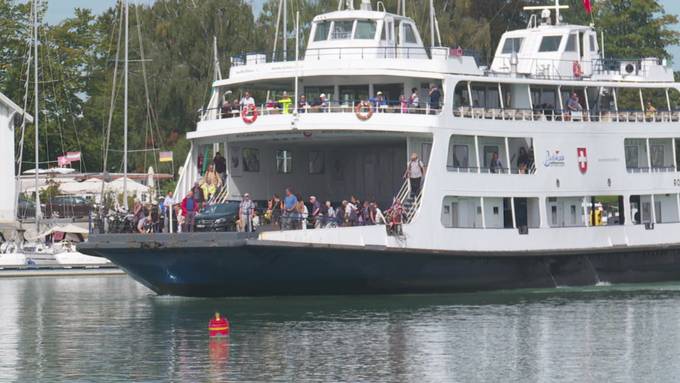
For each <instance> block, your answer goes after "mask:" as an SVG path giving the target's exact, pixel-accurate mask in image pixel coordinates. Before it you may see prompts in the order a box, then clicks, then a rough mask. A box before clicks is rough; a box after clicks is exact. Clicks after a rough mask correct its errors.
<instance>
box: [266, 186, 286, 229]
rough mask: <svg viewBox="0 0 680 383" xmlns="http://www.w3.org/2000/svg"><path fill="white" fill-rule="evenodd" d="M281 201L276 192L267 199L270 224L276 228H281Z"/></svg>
mask: <svg viewBox="0 0 680 383" xmlns="http://www.w3.org/2000/svg"><path fill="white" fill-rule="evenodd" d="M282 205H283V202H281V197H279V195H278V194H276V193H275V194H274V196H273V197H272V199H270V200H269V216H270V220H271V224H272V225H274V226H275V227H276V228H279V229H280V228H281V213H282V212H283V206H282Z"/></svg>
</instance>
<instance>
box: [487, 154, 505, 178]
mask: <svg viewBox="0 0 680 383" xmlns="http://www.w3.org/2000/svg"><path fill="white" fill-rule="evenodd" d="M489 172H490V173H493V174H496V173H502V172H503V163H502V162H501V160H500V158H498V152H493V154H492V155H491V161H490V162H489Z"/></svg>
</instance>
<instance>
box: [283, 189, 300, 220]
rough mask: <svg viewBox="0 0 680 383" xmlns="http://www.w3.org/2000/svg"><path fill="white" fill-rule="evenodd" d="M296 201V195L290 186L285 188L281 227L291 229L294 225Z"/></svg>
mask: <svg viewBox="0 0 680 383" xmlns="http://www.w3.org/2000/svg"><path fill="white" fill-rule="evenodd" d="M297 202H298V201H297V197H295V194H293V190H292V189H291V188H287V189H286V196H285V197H284V199H283V217H282V218H283V219H282V221H283V222H282V226H283V227H282V228H283V229H292V228H294V227H295V225H294V219H295V216H296V214H295V208H296V207H297Z"/></svg>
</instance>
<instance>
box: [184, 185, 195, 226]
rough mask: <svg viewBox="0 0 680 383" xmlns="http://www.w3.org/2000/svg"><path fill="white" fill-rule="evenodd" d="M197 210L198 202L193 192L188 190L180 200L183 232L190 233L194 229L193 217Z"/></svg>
mask: <svg viewBox="0 0 680 383" xmlns="http://www.w3.org/2000/svg"><path fill="white" fill-rule="evenodd" d="M197 185H198V184H197ZM198 210H199V202H198V201H197V200H196V198H194V192H193V191H191V190H189V192H188V193H187V196H186V197H184V199H183V200H182V217H183V221H184V222H183V227H182V231H183V232H185V233H190V232H193V231H194V219H195V218H196V213H197V212H198Z"/></svg>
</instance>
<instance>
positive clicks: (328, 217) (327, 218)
mask: <svg viewBox="0 0 680 383" xmlns="http://www.w3.org/2000/svg"><path fill="white" fill-rule="evenodd" d="M323 221H324V222H323V227H326V226H328V224H329V223H331V222H335V209H333V204H331V201H326V203H325V204H324V208H323Z"/></svg>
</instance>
